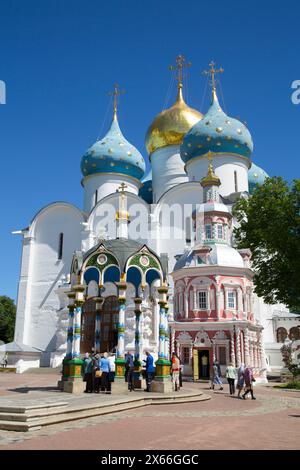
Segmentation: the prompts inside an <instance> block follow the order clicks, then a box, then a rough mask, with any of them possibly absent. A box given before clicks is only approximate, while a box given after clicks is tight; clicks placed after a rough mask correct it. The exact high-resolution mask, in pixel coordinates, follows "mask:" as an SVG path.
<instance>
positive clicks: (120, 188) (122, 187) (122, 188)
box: [117, 183, 127, 194]
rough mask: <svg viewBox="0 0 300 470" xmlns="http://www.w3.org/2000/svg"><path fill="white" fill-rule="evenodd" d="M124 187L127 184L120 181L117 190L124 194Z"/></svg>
mask: <svg viewBox="0 0 300 470" xmlns="http://www.w3.org/2000/svg"><path fill="white" fill-rule="evenodd" d="M126 188H127V185H126V184H125V183H121V184H120V186H119V188H118V189H117V191H118V192H121V193H122V194H124V192H125V189H126Z"/></svg>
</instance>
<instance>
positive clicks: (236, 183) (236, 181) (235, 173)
mask: <svg viewBox="0 0 300 470" xmlns="http://www.w3.org/2000/svg"><path fill="white" fill-rule="evenodd" d="M238 190H239V188H238V178H237V172H236V171H235V172H234V191H235V192H236V193H237V192H238Z"/></svg>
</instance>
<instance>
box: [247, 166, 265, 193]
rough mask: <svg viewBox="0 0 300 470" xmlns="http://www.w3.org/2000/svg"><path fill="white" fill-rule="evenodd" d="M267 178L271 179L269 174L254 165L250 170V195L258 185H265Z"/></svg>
mask: <svg viewBox="0 0 300 470" xmlns="http://www.w3.org/2000/svg"><path fill="white" fill-rule="evenodd" d="M266 178H269V175H268V173H266V172H265V170H263V169H262V168H260V167H259V166H257V165H255V163H252V165H251V168H250V169H249V170H248V183H249V193H250V194H252V193H253V191H254V189H255V188H256V187H257V186H258V185H260V184H264V182H265V179H266Z"/></svg>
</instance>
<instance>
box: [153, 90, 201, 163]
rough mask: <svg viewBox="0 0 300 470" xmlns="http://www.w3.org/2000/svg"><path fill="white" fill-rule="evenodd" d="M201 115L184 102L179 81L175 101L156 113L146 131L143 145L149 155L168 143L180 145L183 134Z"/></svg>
mask: <svg viewBox="0 0 300 470" xmlns="http://www.w3.org/2000/svg"><path fill="white" fill-rule="evenodd" d="M202 117H203V115H202V114H201V113H200V112H199V111H197V110H196V109H193V108H190V107H189V106H188V105H187V104H186V103H185V101H184V99H183V96H182V83H179V84H178V93H177V99H176V101H175V103H174V104H173V106H171V107H170V108H168V109H166V110H164V111H162V112H161V113H160V114H158V115H157V116H156V117H155V119H154V121H153V122H152V124H151V125H150V127H149V129H148V131H147V134H146V139H145V145H146V149H147V151H148V153H149V155H150V154H151V153H153V152H155V150H157V149H159V148H162V147H166V146H168V145H180V144H181V143H182V140H183V137H184V136H185V134H186V133H187V132H188V131H189V130H190V129H191V127H193V125H194V124H196V122H198V121H199V120H200V119H202Z"/></svg>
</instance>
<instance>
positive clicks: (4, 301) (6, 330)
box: [0, 295, 16, 343]
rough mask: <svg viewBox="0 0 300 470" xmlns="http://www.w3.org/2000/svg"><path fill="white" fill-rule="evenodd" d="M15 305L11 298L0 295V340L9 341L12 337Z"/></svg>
mask: <svg viewBox="0 0 300 470" xmlns="http://www.w3.org/2000/svg"><path fill="white" fill-rule="evenodd" d="M15 320H16V306H15V302H14V300H13V299H10V298H9V297H7V296H6V295H1V296H0V340H1V341H4V343H9V342H11V341H13V339H14V330H15Z"/></svg>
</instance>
